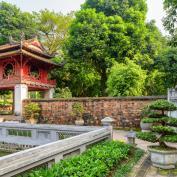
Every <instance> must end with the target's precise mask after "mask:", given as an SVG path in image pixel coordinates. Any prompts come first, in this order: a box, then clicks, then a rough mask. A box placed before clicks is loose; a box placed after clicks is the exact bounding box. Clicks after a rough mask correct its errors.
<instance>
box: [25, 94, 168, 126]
mask: <svg viewBox="0 0 177 177" xmlns="http://www.w3.org/2000/svg"><path fill="white" fill-rule="evenodd" d="M158 99H166V97H165V96H156V97H154V96H150V97H114V98H112V97H106V98H71V99H49V100H46V99H43V100H25V101H24V103H23V104H24V105H26V104H28V103H29V102H37V103H39V104H40V105H41V108H42V119H41V122H42V123H52V124H53V123H54V124H74V121H75V119H76V118H75V117H74V116H73V115H72V105H73V104H74V103H81V104H82V105H83V106H84V110H85V113H88V114H89V115H90V116H91V121H90V124H92V125H100V124H101V119H103V118H104V117H106V116H109V117H112V118H114V119H115V120H116V122H115V126H116V127H129V126H130V125H131V124H132V125H133V126H135V127H138V126H139V123H140V113H141V110H142V108H143V107H144V106H146V105H147V104H149V103H151V102H152V101H155V100H158Z"/></svg>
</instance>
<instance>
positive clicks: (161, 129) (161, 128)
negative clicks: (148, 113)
mask: <svg viewBox="0 0 177 177" xmlns="http://www.w3.org/2000/svg"><path fill="white" fill-rule="evenodd" d="M152 131H153V132H157V133H162V134H173V133H175V129H174V128H172V127H169V126H162V125H159V126H153V127H152Z"/></svg>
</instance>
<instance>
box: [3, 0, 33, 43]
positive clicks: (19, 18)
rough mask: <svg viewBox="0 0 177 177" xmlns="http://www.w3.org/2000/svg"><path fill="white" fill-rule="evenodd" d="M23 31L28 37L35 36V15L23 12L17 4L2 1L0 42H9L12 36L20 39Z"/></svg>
mask: <svg viewBox="0 0 177 177" xmlns="http://www.w3.org/2000/svg"><path fill="white" fill-rule="evenodd" d="M22 33H24V35H25V36H24V37H26V38H27V39H28V38H31V37H34V36H35V34H36V24H35V20H34V16H33V15H32V14H30V13H27V12H22V11H21V10H20V9H19V8H17V7H16V6H15V5H12V4H9V3H6V2H0V44H4V43H6V42H8V41H9V37H10V36H11V37H13V38H14V39H15V40H19V39H20V38H21V35H22Z"/></svg>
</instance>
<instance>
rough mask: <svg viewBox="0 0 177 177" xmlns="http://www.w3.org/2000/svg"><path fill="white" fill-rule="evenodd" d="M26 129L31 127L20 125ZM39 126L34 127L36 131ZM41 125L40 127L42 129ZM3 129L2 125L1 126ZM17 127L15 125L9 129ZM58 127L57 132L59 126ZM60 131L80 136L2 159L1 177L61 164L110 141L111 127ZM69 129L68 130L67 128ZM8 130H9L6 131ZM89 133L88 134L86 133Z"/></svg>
mask: <svg viewBox="0 0 177 177" xmlns="http://www.w3.org/2000/svg"><path fill="white" fill-rule="evenodd" d="M18 126H19V127H20V126H23V127H25V130H26V128H27V127H28V126H29V125H18ZM36 126H37V125H35V126H31V128H30V127H29V129H32V127H33V128H34V129H35V128H36ZM40 126H41V125H39V127H40ZM0 127H1V128H2V125H1V126H0ZM13 127H17V126H15V125H13V124H11V126H9V128H13ZM54 127H56V131H58V130H57V127H58V126H54ZM59 127H60V131H61V130H62V131H63V130H66V129H67V131H68V129H69V130H70V131H73V132H79V133H81V132H82V133H81V134H80V135H77V136H74V137H70V138H67V139H64V140H59V141H55V142H52V143H48V144H45V145H41V146H38V147H35V148H31V149H27V150H24V151H21V152H17V153H14V154H11V155H7V156H4V157H1V158H0V176H1V177H11V176H14V175H17V174H20V173H23V172H24V171H27V170H30V169H32V168H35V167H37V166H40V165H44V164H47V165H48V166H51V164H53V163H57V162H59V161H60V160H61V159H64V158H66V157H68V156H72V155H76V154H80V153H82V152H84V151H85V150H86V149H87V148H88V147H90V145H92V144H95V143H97V142H100V141H103V140H105V139H110V138H111V134H112V132H111V131H112V130H111V127H73V126H59ZM67 127H68V128H67ZM6 130H7V129H6ZM43 130H50V131H52V130H51V129H50V126H49V125H46V126H45V129H43ZM84 131H85V132H87V133H84Z"/></svg>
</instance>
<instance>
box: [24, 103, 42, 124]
mask: <svg viewBox="0 0 177 177" xmlns="http://www.w3.org/2000/svg"><path fill="white" fill-rule="evenodd" d="M40 112H41V108H40V106H39V104H38V103H29V104H27V105H26V106H25V107H24V117H25V119H26V120H27V121H28V122H29V123H31V124H36V123H37V121H38V119H39V117H40Z"/></svg>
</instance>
